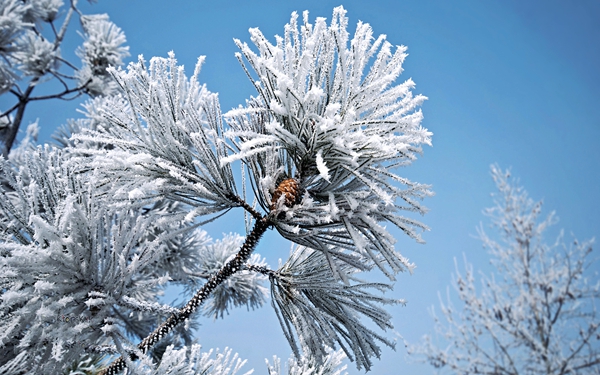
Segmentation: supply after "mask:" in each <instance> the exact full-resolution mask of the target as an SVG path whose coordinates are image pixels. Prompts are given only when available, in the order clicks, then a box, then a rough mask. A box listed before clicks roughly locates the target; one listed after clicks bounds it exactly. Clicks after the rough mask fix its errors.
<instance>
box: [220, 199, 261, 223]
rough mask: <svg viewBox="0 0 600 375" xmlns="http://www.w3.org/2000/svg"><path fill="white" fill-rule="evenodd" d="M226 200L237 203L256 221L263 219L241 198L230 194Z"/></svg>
mask: <svg viewBox="0 0 600 375" xmlns="http://www.w3.org/2000/svg"><path fill="white" fill-rule="evenodd" d="M227 198H228V199H231V200H232V201H234V202H236V203H238V204H239V205H240V207H243V208H244V210H246V211H248V212H249V213H250V215H252V216H253V217H254V218H255V219H256V220H261V219H262V218H263V216H262V215H261V214H260V212H258V211H256V210H255V209H254V208H252V206H250V205H249V204H248V202H246V201H245V200H243V199H242V198H240V197H238V196H237V195H233V194H231V195H230V196H228V197H227Z"/></svg>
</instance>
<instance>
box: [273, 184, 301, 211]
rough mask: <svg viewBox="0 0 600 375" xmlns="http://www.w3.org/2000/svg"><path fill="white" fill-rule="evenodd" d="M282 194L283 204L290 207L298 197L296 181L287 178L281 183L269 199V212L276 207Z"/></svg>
mask: <svg viewBox="0 0 600 375" xmlns="http://www.w3.org/2000/svg"><path fill="white" fill-rule="evenodd" d="M282 194H284V195H285V201H284V204H285V205H286V206H288V207H292V205H293V204H294V203H295V202H296V200H297V199H298V198H299V195H300V185H298V181H296V179H294V178H288V179H286V180H283V181H281V183H280V184H279V186H277V189H275V192H274V193H273V197H272V198H271V211H273V210H274V209H275V208H276V207H277V201H278V200H279V197H281V195H282Z"/></svg>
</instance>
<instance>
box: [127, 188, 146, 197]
mask: <svg viewBox="0 0 600 375" xmlns="http://www.w3.org/2000/svg"><path fill="white" fill-rule="evenodd" d="M144 195H145V194H144V191H143V190H142V189H140V188H135V189H133V190H131V191H130V192H129V199H138V198H143V197H144Z"/></svg>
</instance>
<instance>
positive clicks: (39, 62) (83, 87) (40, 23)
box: [0, 0, 129, 157]
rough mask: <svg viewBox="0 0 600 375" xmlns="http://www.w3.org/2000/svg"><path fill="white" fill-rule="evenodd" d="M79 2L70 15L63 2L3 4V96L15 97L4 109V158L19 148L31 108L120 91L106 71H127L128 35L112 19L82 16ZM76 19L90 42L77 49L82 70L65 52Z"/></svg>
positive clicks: (0, 119) (0, 124) (0, 144)
mask: <svg viewBox="0 0 600 375" xmlns="http://www.w3.org/2000/svg"><path fill="white" fill-rule="evenodd" d="M77 3H78V0H70V1H69V6H68V7H66V8H67V9H66V10H65V9H64V7H63V5H64V3H63V1H62V0H2V1H0V95H3V96H4V97H5V98H7V97H8V96H12V98H11V99H12V100H14V102H15V104H14V105H12V106H10V107H9V108H0V148H1V150H0V151H1V152H2V155H3V156H4V157H7V156H8V154H9V152H10V150H11V149H12V147H13V144H14V142H15V139H16V137H17V133H18V131H19V128H20V126H21V122H22V121H23V115H24V113H25V110H26V108H27V105H28V104H29V103H31V102H35V101H40V100H50V99H62V100H72V99H74V98H76V97H78V96H80V95H82V94H84V93H86V94H88V95H90V96H97V95H107V94H110V93H112V92H113V91H114V90H115V89H116V85H115V84H114V82H113V81H112V78H111V77H110V75H109V74H108V72H107V71H106V68H108V67H109V66H121V65H122V64H123V58H124V57H127V56H128V55H129V52H128V51H129V47H127V46H125V45H124V43H125V42H126V39H125V34H124V33H123V32H122V31H121V29H120V28H119V27H117V26H116V25H115V24H114V23H112V22H110V20H109V19H108V16H107V15H106V14H101V15H84V14H82V13H81V11H80V10H79V9H78V8H77ZM73 16H75V17H78V18H79V21H80V24H81V28H82V30H83V33H81V35H82V36H83V39H84V41H83V44H82V46H81V47H80V48H79V49H78V50H77V55H78V56H79V57H80V58H81V63H80V65H81V66H80V67H77V66H76V64H73V63H72V62H69V61H68V60H66V59H65V58H64V57H63V56H62V54H61V50H60V47H61V44H62V42H63V40H64V38H65V35H66V33H67V30H69V28H71V29H72V25H71V20H72V18H73ZM59 23H62V24H61V25H60V27H58V24H59ZM40 90H42V93H40ZM34 91H35V92H37V93H38V95H37V96H36V95H34ZM8 94H10V95H8ZM35 126H36V125H34V127H35Z"/></svg>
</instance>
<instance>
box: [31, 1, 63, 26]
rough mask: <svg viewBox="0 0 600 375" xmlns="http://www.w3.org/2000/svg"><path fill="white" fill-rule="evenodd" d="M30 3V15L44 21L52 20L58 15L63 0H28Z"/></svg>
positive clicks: (36, 19)
mask: <svg viewBox="0 0 600 375" xmlns="http://www.w3.org/2000/svg"><path fill="white" fill-rule="evenodd" d="M26 3H27V4H28V5H30V8H29V9H30V10H29V11H28V15H29V17H30V18H31V19H32V20H34V21H38V20H42V21H44V22H52V21H54V20H55V19H56V16H57V15H58V9H59V8H60V7H61V6H63V4H64V3H63V1H62V0H28V1H26Z"/></svg>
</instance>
